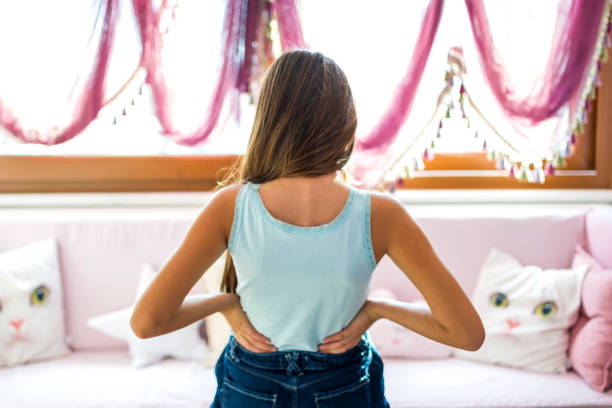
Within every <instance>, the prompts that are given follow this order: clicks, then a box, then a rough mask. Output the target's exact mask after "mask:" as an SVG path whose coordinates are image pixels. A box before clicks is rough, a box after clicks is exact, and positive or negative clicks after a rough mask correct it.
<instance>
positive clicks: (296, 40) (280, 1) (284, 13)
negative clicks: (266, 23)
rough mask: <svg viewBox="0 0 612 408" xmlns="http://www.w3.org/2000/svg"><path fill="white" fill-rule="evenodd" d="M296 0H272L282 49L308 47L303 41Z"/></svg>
mask: <svg viewBox="0 0 612 408" xmlns="http://www.w3.org/2000/svg"><path fill="white" fill-rule="evenodd" d="M296 1H297V0H274V3H273V7H274V11H275V12H276V18H277V19H278V31H279V35H280V40H281V47H282V48H283V51H287V50H291V49H293V48H308V45H307V44H306V43H305V42H304V36H303V34H302V28H301V25H300V18H299V16H298V12H297V8H296V6H295V2H296Z"/></svg>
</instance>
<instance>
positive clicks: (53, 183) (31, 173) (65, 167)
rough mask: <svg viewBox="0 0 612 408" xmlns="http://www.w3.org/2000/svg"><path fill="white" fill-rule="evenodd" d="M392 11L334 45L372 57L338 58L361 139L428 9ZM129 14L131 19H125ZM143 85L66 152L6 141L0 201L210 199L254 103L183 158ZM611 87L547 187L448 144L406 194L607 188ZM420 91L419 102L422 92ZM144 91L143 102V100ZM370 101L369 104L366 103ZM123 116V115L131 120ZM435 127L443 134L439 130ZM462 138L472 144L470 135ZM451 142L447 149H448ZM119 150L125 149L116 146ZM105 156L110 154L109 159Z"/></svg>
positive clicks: (378, 12) (411, 5)
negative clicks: (36, 195)
mask: <svg viewBox="0 0 612 408" xmlns="http://www.w3.org/2000/svg"><path fill="white" fill-rule="evenodd" d="M126 3H129V2H126ZM213 3H214V5H213ZM319 3H321V4H319ZM323 3H325V7H328V8H329V7H331V6H330V4H329V3H328V2H322V0H318V1H315V0H312V1H311V0H309V1H308V2H307V3H305V4H302V13H303V29H304V34H305V38H306V39H307V42H308V39H309V38H310V39H311V41H310V42H311V43H313V44H314V43H316V42H317V41H319V42H320V43H323V42H327V43H329V44H328V45H329V46H330V47H332V46H333V44H334V41H332V39H330V37H329V35H328V34H327V33H324V34H325V35H323V36H322V37H321V38H317V37H316V35H317V26H326V24H325V22H324V21H322V20H321V19H322V18H324V17H325V16H323V15H321V14H320V13H317V10H318V9H317V7H323ZM198 4H199V2H194V4H192V5H189V6H187V7H203V6H202V5H201V4H199V5H198ZM334 4H336V3H334ZM394 4H395V6H394V7H403V8H405V10H404V9H402V13H389V11H388V10H385V8H384V7H379V8H376V9H375V10H372V9H371V8H367V7H361V8H360V7H355V8H353V9H352V10H353V12H354V13H356V12H357V11H358V10H359V9H362V11H363V10H365V11H367V12H368V13H367V14H361V15H351V16H350V17H351V18H352V19H353V20H355V21H356V22H357V23H358V25H357V26H356V27H355V29H354V30H353V31H352V32H351V35H352V36H347V34H346V33H344V34H342V33H339V34H338V36H337V37H336V39H337V41H336V42H335V44H336V46H337V47H344V48H346V49H347V50H349V51H351V48H350V47H347V46H346V44H349V43H350V44H366V46H364V48H366V49H368V50H370V51H371V52H370V53H368V54H361V55H359V54H355V53H354V49H352V51H353V54H354V55H353V56H352V57H351V56H350V53H349V52H347V53H346V55H343V56H340V55H339V54H338V57H337V58H336V57H334V59H336V61H337V62H338V63H339V64H340V65H341V66H342V67H343V69H345V71H346V72H347V75H349V78H350V77H351V75H352V76H353V77H355V78H357V77H360V78H361V83H360V86H359V87H358V88H357V87H354V89H359V92H360V93H359V94H357V93H356V99H357V105H358V106H357V108H358V114H359V121H360V125H361V127H362V128H363V129H365V128H367V127H368V126H372V124H373V123H375V121H376V119H377V118H378V117H379V116H380V114H381V111H382V109H384V108H385V106H384V104H381V103H379V102H378V101H381V100H385V101H387V100H389V99H390V95H391V94H392V91H393V84H392V82H393V81H396V78H400V77H401V75H402V73H403V72H404V70H405V68H406V66H407V65H408V61H409V59H410V53H409V52H403V53H402V52H397V51H396V50H397V49H398V48H399V47H398V44H404V45H405V49H408V50H409V49H410V47H411V46H412V45H411V43H410V42H411V41H412V43H414V41H415V38H416V37H414V34H411V35H412V37H410V38H408V36H409V34H410V33H408V30H406V27H407V26H409V24H407V23H406V17H405V16H411V17H410V18H412V19H413V20H414V21H413V22H412V24H419V21H420V20H419V19H420V16H421V13H420V11H417V9H418V8H421V9H422V8H423V4H420V3H418V2H402V3H400V2H396V3H394ZM399 4H401V6H400V5H399ZM223 6H224V2H223V1H221V0H218V1H216V2H210V3H208V2H207V3H206V7H210V8H211V10H210V12H209V13H202V14H196V13H189V12H186V13H185V14H183V15H179V17H178V19H177V21H184V20H181V19H186V18H189V17H190V16H191V17H192V18H193V16H195V15H208V16H212V17H211V19H212V20H211V22H210V24H200V27H204V28H202V29H203V30H204V29H208V30H211V33H212V32H218V30H219V29H220V26H221V24H220V23H221V21H222V13H223ZM412 9H415V10H412ZM177 10H180V8H178V9H177ZM332 11H333V10H332ZM123 12H124V15H125V10H124V11H123ZM177 12H178V13H181V11H177ZM339 12H340V11H339ZM309 13H310V14H309ZM313 15H315V16H317V20H316V24H312V21H314V20H315V19H314V18H313ZM330 16H333V13H332V12H331V11H330V12H329V14H327V17H330ZM213 17H214V18H213ZM360 19H361V21H362V23H361V25H360V26H361V27H367V29H365V30H364V29H361V28H360V27H359V24H360V23H359V21H360ZM309 22H311V23H310V24H309ZM330 24H331V23H330ZM327 26H329V24H327ZM125 30H126V32H127V31H129V29H125ZM132 30H133V28H132ZM174 30H175V31H173V33H172V34H173V35H174V36H175V38H180V35H187V34H185V33H182V34H181V33H180V26H178V25H177V26H176V27H175V28H174ZM211 33H208V34H205V33H203V34H202V35H208V36H210V37H211V38H213V39H214V41H211V43H210V44H209V45H210V49H209V50H208V51H207V53H206V55H211V54H214V53H215V47H217V48H218V45H217V44H218V42H220V41H219V36H218V35H217V36H214V35H212V34H211ZM378 36H382V37H385V38H394V39H395V40H394V41H395V42H393V41H389V42H388V43H383V45H386V46H387V47H388V48H385V47H383V46H378V45H380V44H381V43H377V42H376V39H377V38H379V37H378ZM183 38H184V37H183ZM322 51H323V52H325V50H322ZM438 55H440V54H439V53H438ZM390 56H393V58H391V57H390ZM343 58H345V59H344V60H343ZM351 58H352V60H351ZM364 58H371V59H372V60H373V61H383V60H385V61H387V63H386V64H382V65H385V67H384V75H380V74H379V76H380V77H381V81H382V80H384V81H386V82H385V83H384V84H382V85H381V83H380V82H377V81H369V83H368V81H367V73H366V74H364V73H363V72H362V73H357V72H355V73H353V71H352V70H356V69H358V68H359V60H360V59H361V60H363V59H364ZM199 63H201V66H202V67H203V66H204V65H205V64H203V63H202V61H200V62H199ZM429 63H433V62H432V61H430V62H429ZM429 63H428V64H429ZM198 67H199V66H198V62H196V63H194V65H193V66H192V67H190V68H191V69H198ZM200 68H201V67H200ZM368 69H370V68H368ZM381 69H382V68H381ZM443 71H444V64H443V63H442V64H441V65H438V68H437V71H435V72H428V74H427V75H429V77H428V78H429V79H428V81H430V83H431V85H430V87H429V88H427V87H424V88H423V89H424V90H427V89H438V90H439V89H440V86H439V85H438V84H437V83H434V81H441V80H442V79H443ZM2 72H4V71H2V70H0V73H2ZM143 75H144V73H143V72H138V71H137V72H135V73H134V77H133V78H132V81H131V82H130V83H128V84H127V85H126V89H124V90H123V92H122V93H120V94H119V95H118V96H117V98H116V99H115V100H114V101H112V102H111V103H110V104H108V105H107V107H106V108H105V109H103V111H101V113H100V115H99V116H98V119H96V120H95V121H94V122H92V123H91V124H90V126H89V127H88V128H87V129H86V130H85V131H84V132H83V133H82V134H80V135H79V136H77V137H75V138H74V139H72V140H70V141H68V142H66V143H63V144H61V145H57V146H51V147H47V146H42V145H36V144H30V145H23V144H16V143H14V142H11V137H10V136H6V134H5V135H4V139H3V141H4V142H3V143H2V144H1V146H2V147H1V150H0V154H1V156H0V191H1V192H5V193H8V192H19V193H25V192H81V191H82V192H85V191H203V190H210V189H212V188H213V187H214V186H215V180H216V179H218V178H219V177H220V176H221V175H222V174H223V172H224V169H226V168H227V167H228V166H230V165H231V164H232V163H234V162H235V161H236V160H237V159H238V158H239V155H240V154H241V153H242V152H243V151H244V148H245V147H246V142H247V140H248V136H249V133H250V126H251V124H252V120H253V119H252V118H253V115H254V106H253V105H252V104H251V103H250V101H249V100H248V96H244V97H243V98H242V99H241V100H240V106H241V114H242V117H241V122H240V124H239V125H238V124H236V123H235V122H234V121H233V120H231V119H230V120H227V121H226V122H225V123H224V124H223V126H221V125H222V124H221V123H220V125H219V126H218V127H217V128H216V130H215V131H214V132H213V133H212V134H211V136H210V137H209V139H208V140H207V141H206V143H204V144H202V145H200V146H197V147H194V148H187V147H184V146H179V145H177V144H175V143H173V142H172V141H170V140H169V139H168V138H165V137H162V136H161V135H160V133H159V125H158V123H157V119H156V118H154V116H153V110H154V107H153V105H152V103H151V99H150V90H149V88H148V87H147V86H146V85H145V86H144V87H142V91H141V84H142V81H143ZM611 77H612V67H610V64H607V65H606V66H604V71H603V75H602V81H603V86H602V87H601V88H599V89H598V95H597V100H596V101H595V105H594V109H593V111H592V112H591V113H590V116H589V121H588V124H587V126H586V129H585V134H584V136H583V137H581V138H580V139H579V140H578V144H577V147H576V151H575V153H574V155H573V156H571V157H570V158H568V159H567V166H566V167H565V168H564V169H561V170H558V171H557V173H556V175H555V176H554V177H548V178H547V180H546V183H545V184H543V185H540V184H532V183H521V182H518V181H516V180H513V179H511V178H508V177H505V176H499V175H496V169H495V163H494V162H492V161H489V160H487V158H486V155H485V153H482V152H480V151H479V149H478V146H479V143H464V142H462V143H460V144H459V146H460V148H459V149H458V148H457V144H455V145H451V144H447V146H446V149H447V152H445V153H443V152H437V153H436V156H435V159H434V160H432V161H427V162H426V167H425V170H423V171H420V172H417V174H416V177H414V178H412V179H408V180H406V184H405V186H404V188H418V189H421V188H433V189H435V188H539V189H542V188H543V189H547V188H553V189H556V188H611V173H612V167H611V166H610V165H609V164H608V161H607V160H606V157H610V155H611V154H612V138H611V137H610V136H612V123H611V120H610V119H609V118H608V117H607V115H604V114H602V112H606V111H610V109H612V78H611ZM364 78H365V80H364ZM424 90H421V91H420V92H425V91H424ZM140 91H141V93H142V94H139V93H140ZM432 97H433V96H430V98H432ZM368 100H369V102H368V103H369V104H368V103H366V102H363V101H368ZM192 108H195V107H193V106H192ZM123 109H125V110H126V112H125V115H124V114H123ZM415 112H416V113H415ZM412 113H413V114H416V115H418V114H419V107H418V106H417V107H416V108H415V111H414V112H412ZM221 117H222V118H223V117H224V115H223V114H222V115H221ZM113 122H116V124H113ZM415 126H416V125H415ZM432 126H437V122H435V123H434V124H433V125H432ZM403 131H404V130H403ZM4 133H6V132H4ZM0 136H2V132H0ZM400 137H401V136H400ZM465 137H467V138H468V139H469V134H468V135H467V136H465ZM445 139H446V140H445V141H443V143H446V142H449V141H452V140H451V139H448V138H445ZM118 140H120V141H121V142H120V143H119V142H117V141H118ZM466 140H467V139H466ZM109 146H111V147H112V148H113V149H112V150H111V149H109ZM442 147H443V146H440V148H442Z"/></svg>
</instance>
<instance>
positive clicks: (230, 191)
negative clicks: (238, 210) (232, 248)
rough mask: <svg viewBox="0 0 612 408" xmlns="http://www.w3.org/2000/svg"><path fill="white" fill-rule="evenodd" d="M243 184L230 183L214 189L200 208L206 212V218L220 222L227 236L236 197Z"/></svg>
mask: <svg viewBox="0 0 612 408" xmlns="http://www.w3.org/2000/svg"><path fill="white" fill-rule="evenodd" d="M242 186H243V184H230V185H228V186H224V187H222V188H220V189H219V190H217V191H215V192H214V193H213V195H212V196H211V197H210V199H209V200H208V202H207V203H206V206H205V207H204V209H203V210H202V214H203V213H205V212H206V213H208V217H207V218H211V219H215V220H217V222H219V223H220V227H221V228H222V229H223V231H224V233H225V236H226V237H229V234H230V230H231V226H232V221H233V219H234V207H235V204H236V197H237V196H238V192H239V191H240V188H241V187H242Z"/></svg>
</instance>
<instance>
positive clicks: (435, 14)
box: [349, 0, 444, 187]
mask: <svg viewBox="0 0 612 408" xmlns="http://www.w3.org/2000/svg"><path fill="white" fill-rule="evenodd" d="M443 6H444V0H431V2H430V3H429V6H428V7H427V10H426V12H425V16H424V18H423V23H422V24H421V27H420V31H419V36H418V40H417V42H416V46H415V48H414V50H413V52H412V58H411V61H410V65H409V66H408V70H407V71H406V74H405V76H404V78H403V80H402V82H401V83H400V84H399V86H398V88H397V91H396V93H395V97H394V98H393V100H392V101H391V103H390V104H389V108H388V110H387V112H386V113H385V115H384V116H383V117H382V118H381V119H380V121H379V122H378V124H377V125H376V127H375V128H374V129H373V130H372V131H371V132H370V133H368V134H366V135H364V136H362V137H358V138H357V143H356V146H355V150H354V152H353V156H352V157H351V165H350V166H349V167H350V174H351V177H352V178H353V179H354V181H353V183H354V184H356V185H358V186H360V187H372V185H373V183H374V182H375V181H377V180H378V179H379V178H380V175H381V173H382V169H383V167H384V166H383V165H382V164H383V163H384V162H385V161H386V160H388V157H389V153H390V152H388V147H389V145H390V144H391V143H393V142H394V141H395V139H396V137H397V133H398V131H399V129H400V127H401V126H402V123H403V122H404V121H405V120H406V118H407V117H408V115H409V114H410V110H411V107H412V103H413V101H414V95H415V94H416V91H417V88H418V86H419V82H420V80H421V76H422V74H423V70H424V69H425V64H426V62H427V59H428V57H429V52H430V50H431V47H432V44H433V41H434V38H435V35H436V32H437V31H438V24H439V22H440V17H441V15H442V8H443Z"/></svg>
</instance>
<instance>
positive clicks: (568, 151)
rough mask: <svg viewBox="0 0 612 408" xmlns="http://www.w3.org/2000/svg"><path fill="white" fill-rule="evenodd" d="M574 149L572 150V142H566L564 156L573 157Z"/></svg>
mask: <svg viewBox="0 0 612 408" xmlns="http://www.w3.org/2000/svg"><path fill="white" fill-rule="evenodd" d="M572 153H573V151H572V145H571V143H566V144H565V151H564V152H563V157H571V155H572Z"/></svg>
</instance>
